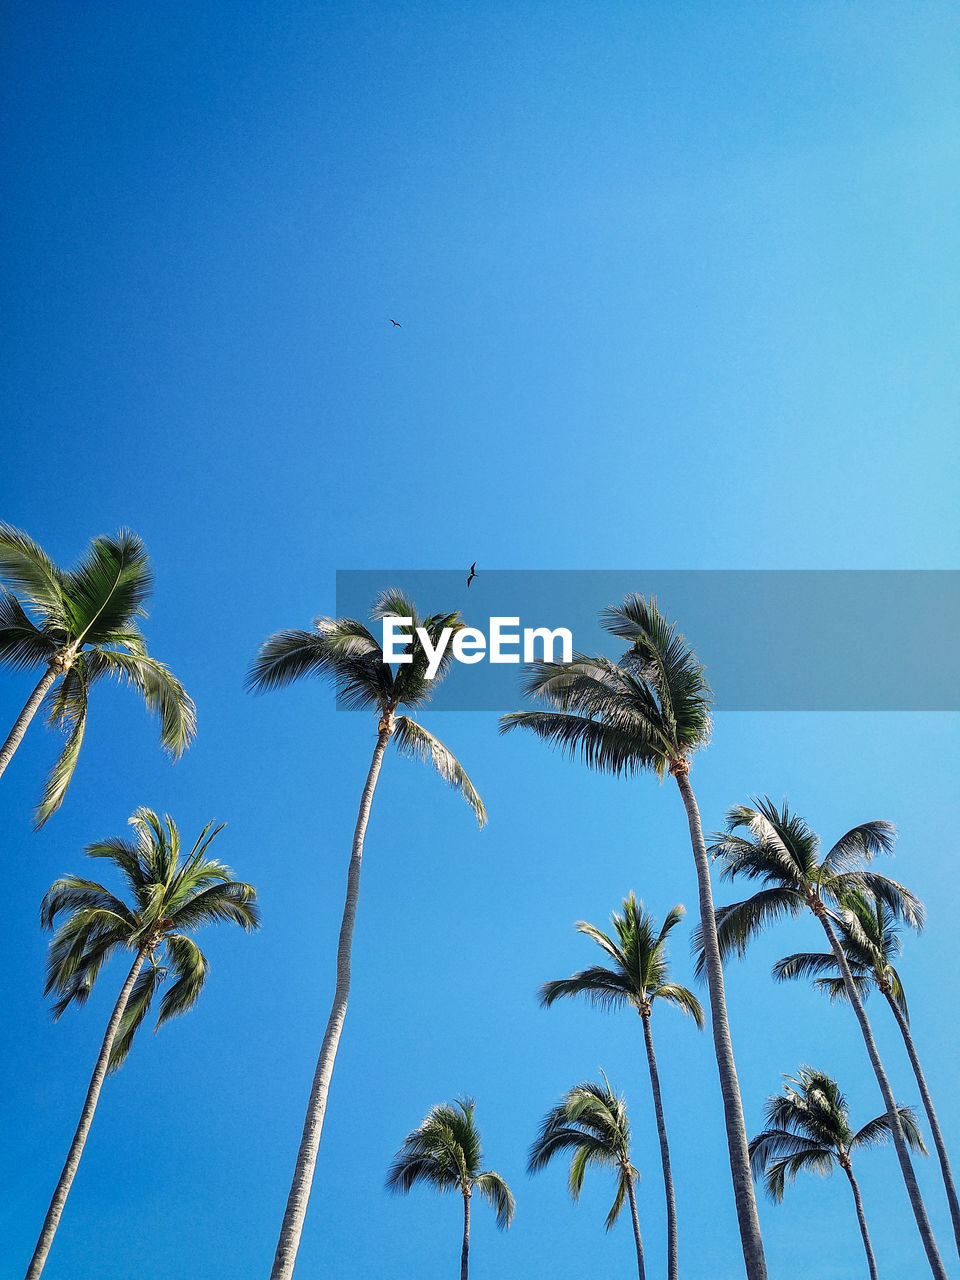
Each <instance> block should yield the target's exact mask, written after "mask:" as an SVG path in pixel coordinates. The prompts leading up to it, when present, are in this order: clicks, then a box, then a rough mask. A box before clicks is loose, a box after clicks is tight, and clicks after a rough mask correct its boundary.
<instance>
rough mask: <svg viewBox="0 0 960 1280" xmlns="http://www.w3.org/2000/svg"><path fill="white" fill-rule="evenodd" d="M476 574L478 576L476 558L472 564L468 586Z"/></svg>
mask: <svg viewBox="0 0 960 1280" xmlns="http://www.w3.org/2000/svg"><path fill="white" fill-rule="evenodd" d="M476 576H477V562H476V560H474V562H473V564H472V565H471V566H470V576H469V577H468V578H467V586H468V587H469V585H470V583H471V582H472V581H473V580H474V578H475V577H476Z"/></svg>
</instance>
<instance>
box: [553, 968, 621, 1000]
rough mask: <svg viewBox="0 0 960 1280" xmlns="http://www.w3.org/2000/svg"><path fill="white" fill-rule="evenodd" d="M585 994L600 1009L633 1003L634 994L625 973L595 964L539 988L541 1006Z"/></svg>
mask: <svg viewBox="0 0 960 1280" xmlns="http://www.w3.org/2000/svg"><path fill="white" fill-rule="evenodd" d="M579 995H585V996H587V998H588V999H589V1000H590V1001H591V1002H592V1003H593V1004H595V1005H597V1006H598V1007H599V1008H601V1009H618V1008H621V1007H622V1006H623V1005H625V1004H635V1003H636V1001H637V993H636V992H635V991H634V989H633V984H632V983H631V982H630V981H629V979H628V978H627V977H626V975H624V974H621V973H616V972H614V971H613V970H611V969H605V968H603V966H602V965H595V966H593V967H592V968H589V969H581V970H580V972H579V973H574V974H571V975H570V977H569V978H555V979H554V980H553V981H551V982H545V983H544V984H543V986H542V987H541V988H540V992H539V999H540V1003H541V1005H543V1006H544V1007H545V1008H549V1007H550V1005H552V1004H554V1003H555V1002H556V1001H557V1000H560V999H562V998H564V997H567V996H579Z"/></svg>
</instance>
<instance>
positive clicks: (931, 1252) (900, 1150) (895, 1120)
mask: <svg viewBox="0 0 960 1280" xmlns="http://www.w3.org/2000/svg"><path fill="white" fill-rule="evenodd" d="M818 905H819V904H818ZM814 914H815V915H816V916H817V917H818V919H819V920H820V923H821V924H822V925H823V927H824V930H825V931H826V935H827V938H828V939H829V941H830V948H831V950H832V951H833V954H834V957H835V958H836V961H837V968H838V969H839V970H840V974H841V976H842V977H843V985H844V989H845V990H846V993H847V999H848V1000H849V1001H850V1003H851V1004H852V1005H853V1011H854V1013H855V1014H856V1015H857V1021H858V1022H859V1023H860V1030H861V1032H862V1033H863V1042H864V1044H865V1045H866V1046H867V1054H868V1056H869V1058H870V1065H871V1066H872V1067H873V1073H874V1075H875V1076H876V1077H877V1084H879V1086H880V1092H881V1094H882V1095H883V1102H884V1106H885V1107H886V1108H887V1116H888V1118H889V1120H890V1132H891V1134H892V1135H893V1145H894V1146H895V1147H896V1149H897V1159H898V1160H899V1161H900V1171H901V1173H902V1174H903V1181H904V1183H905V1185H906V1188H907V1195H908V1196H909V1197H910V1205H911V1208H912V1209H913V1216H914V1217H915V1218H916V1220H917V1228H918V1230H919V1232H920V1239H921V1240H922V1241H923V1248H924V1251H925V1253H926V1255H927V1261H928V1262H929V1264H930V1270H931V1271H932V1272H933V1274H934V1276H936V1280H947V1273H946V1271H945V1270H944V1266H943V1261H942V1260H941V1258H940V1254H939V1252H938V1251H937V1242H936V1240H934V1238H933V1231H932V1230H931V1229H930V1220H929V1218H928V1217H927V1211H926V1208H925V1207H924V1203H923V1197H922V1196H921V1195H920V1188H919V1186H918V1185H917V1175H916V1174H915V1173H914V1171H913V1165H912V1164H911V1162H910V1153H909V1151H908V1150H907V1142H906V1139H905V1138H904V1136H903V1127H902V1125H901V1124H900V1113H899V1112H898V1111H897V1103H896V1100H895V1098H894V1096H893V1090H892V1089H891V1088H890V1081H889V1080H888V1079H887V1073H886V1072H885V1071H884V1069H883V1063H882V1062H881V1061H880V1054H879V1052H878V1050H877V1044H876V1041H875V1040H874V1038H873V1032H872V1030H871V1029H870V1023H869V1021H868V1019H867V1015H866V1012H865V1011H864V1008H863V1001H862V1000H861V999H860V994H859V992H858V991H857V988H856V986H855V984H854V981H853V975H852V974H851V972H850V966H849V964H848V963H847V957H846V955H845V953H844V950H843V947H841V945H840V939H839V938H838V937H837V935H836V933H835V932H834V930H833V926H832V925H831V923H830V921H829V919H828V918H827V915H826V911H825V909H824V908H823V907H822V906H820V908H819V910H817V911H815V912H814Z"/></svg>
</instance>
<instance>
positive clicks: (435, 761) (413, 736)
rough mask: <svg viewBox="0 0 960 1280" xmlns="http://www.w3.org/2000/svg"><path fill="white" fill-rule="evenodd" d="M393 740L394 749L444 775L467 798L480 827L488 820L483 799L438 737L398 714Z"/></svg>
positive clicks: (458, 762) (445, 780)
mask: <svg viewBox="0 0 960 1280" xmlns="http://www.w3.org/2000/svg"><path fill="white" fill-rule="evenodd" d="M394 741H395V742H396V744H397V750H398V751H400V752H401V754H403V755H408V756H413V757H415V758H418V759H420V760H425V761H428V762H429V763H430V764H432V765H433V767H434V768H435V769H436V771H437V773H439V775H440V777H441V778H443V780H444V782H449V783H450V785H451V786H452V787H454V788H455V789H456V790H457V791H459V792H460V794H461V795H462V796H463V798H464V800H466V802H467V804H468V805H469V806H470V808H471V809H472V810H473V812H474V814H475V815H476V819H477V825H478V826H480V827H482V826H483V824H484V823H485V822H486V820H487V811H486V809H485V808H484V805H483V801H482V800H481V799H480V795H479V793H478V792H477V789H476V788H475V787H474V785H473V783H472V782H471V781H470V779H469V777H468V776H467V772H466V770H465V769H464V767H463V765H461V763H460V761H459V760H458V759H457V758H456V756H455V755H454V754H453V752H452V751H451V750H450V748H449V747H446V746H444V744H443V743H442V742H441V741H440V739H439V738H435V737H434V736H433V734H432V733H430V732H429V731H428V730H427V729H424V727H423V725H421V724H417V722H416V721H415V720H411V719H410V717H409V716H397V717H396V720H395V721H394Z"/></svg>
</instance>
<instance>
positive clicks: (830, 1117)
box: [750, 1067, 926, 1203]
mask: <svg viewBox="0 0 960 1280" xmlns="http://www.w3.org/2000/svg"><path fill="white" fill-rule="evenodd" d="M783 1079H784V1088H783V1093H782V1094H778V1095H777V1096H776V1097H773V1098H768V1099H767V1104H766V1108H765V1112H764V1117H765V1120H766V1123H767V1128H766V1129H764V1131H763V1132H762V1133H758V1134H757V1136H756V1137H755V1138H754V1139H753V1141H752V1142H751V1143H750V1164H751V1167H752V1169H753V1171H754V1176H755V1177H758V1178H759V1177H760V1176H761V1175H762V1176H763V1179H764V1184H765V1186H766V1189H767V1194H768V1195H769V1196H770V1198H771V1199H772V1200H775V1201H777V1202H778V1203H779V1201H781V1200H782V1199H783V1194H784V1190H785V1188H786V1186H787V1183H789V1182H792V1181H793V1180H794V1178H796V1176H797V1174H798V1173H801V1172H808V1173H817V1174H820V1175H821V1177H823V1176H826V1175H827V1174H829V1173H830V1172H832V1170H833V1168H834V1166H835V1165H836V1164H839V1165H840V1166H841V1167H842V1168H847V1167H848V1166H849V1162H850V1157H851V1155H852V1154H853V1152H854V1151H857V1150H859V1149H860V1148H862V1147H871V1146H878V1145H879V1144H881V1143H884V1142H886V1141H887V1140H888V1139H889V1137H890V1117H889V1116H888V1115H887V1114H886V1112H884V1113H883V1115H879V1116H876V1117H875V1119H873V1120H870V1121H869V1122H868V1123H867V1124H865V1125H864V1126H863V1127H862V1128H861V1129H858V1130H857V1131H856V1132H854V1131H853V1130H852V1129H851V1128H850V1114H849V1109H848V1107H847V1101H846V1098H845V1097H844V1096H843V1094H842V1093H841V1092H840V1088H839V1086H838V1085H837V1082H836V1081H835V1080H832V1079H831V1078H830V1076H828V1075H827V1074H826V1073H825V1072H823V1071H817V1070H815V1069H814V1068H813V1067H801V1068H800V1070H799V1071H798V1072H797V1075H796V1076H784V1078H783ZM897 1111H898V1115H899V1116H900V1123H901V1125H902V1127H903V1132H904V1136H905V1137H906V1139H907V1142H908V1143H909V1145H910V1146H911V1148H912V1149H913V1150H914V1151H918V1152H920V1153H921V1154H923V1155H926V1148H925V1147H924V1145H923V1138H922V1137H921V1135H920V1129H919V1127H918V1125H917V1117H916V1115H915V1113H914V1111H913V1110H912V1108H910V1107H898V1109H897Z"/></svg>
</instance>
